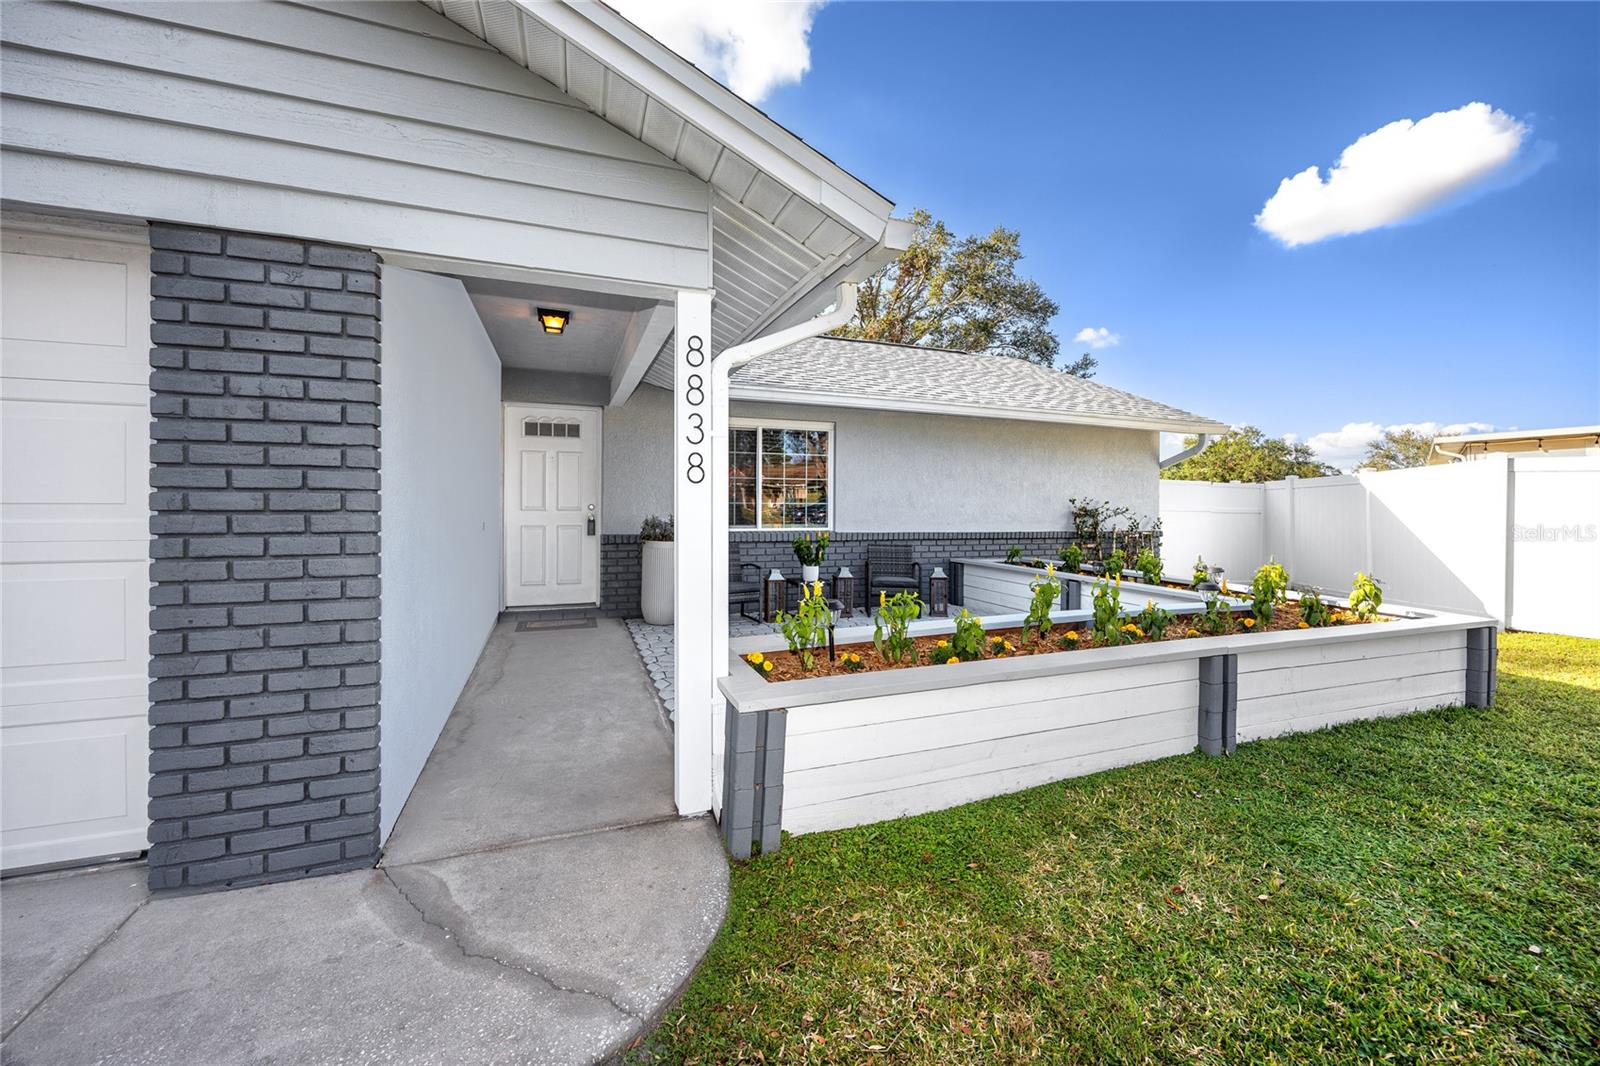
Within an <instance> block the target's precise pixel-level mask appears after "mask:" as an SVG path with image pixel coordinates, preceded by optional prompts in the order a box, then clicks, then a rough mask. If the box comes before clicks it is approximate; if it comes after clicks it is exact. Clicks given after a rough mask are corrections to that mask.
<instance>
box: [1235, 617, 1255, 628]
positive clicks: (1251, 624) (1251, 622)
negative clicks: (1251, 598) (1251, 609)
mask: <svg viewBox="0 0 1600 1066" xmlns="http://www.w3.org/2000/svg"><path fill="white" fill-rule="evenodd" d="M1239 624H1240V625H1242V626H1244V627H1245V628H1246V629H1254V628H1255V624H1256V620H1255V619H1254V618H1245V619H1241V620H1240V622H1239Z"/></svg>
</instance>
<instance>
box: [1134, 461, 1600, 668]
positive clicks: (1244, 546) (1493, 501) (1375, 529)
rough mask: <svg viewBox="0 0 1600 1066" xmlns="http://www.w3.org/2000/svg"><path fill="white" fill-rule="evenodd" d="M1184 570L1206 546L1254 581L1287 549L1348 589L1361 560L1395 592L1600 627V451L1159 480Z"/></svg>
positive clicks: (1524, 618) (1422, 600) (1397, 596)
mask: <svg viewBox="0 0 1600 1066" xmlns="http://www.w3.org/2000/svg"><path fill="white" fill-rule="evenodd" d="M1161 530H1162V551H1161V554H1162V556H1163V558H1164V560H1165V562H1166V569H1167V572H1168V574H1169V575H1172V576H1179V575H1182V576H1187V575H1188V572H1189V567H1190V565H1191V564H1192V563H1193V562H1194V560H1195V556H1197V555H1199V556H1204V558H1205V560H1206V562H1208V563H1211V564H1212V565H1216V566H1222V567H1225V568H1226V569H1227V577H1228V580H1229V581H1230V582H1231V583H1232V584H1233V585H1235V586H1243V585H1245V584H1246V583H1247V582H1248V581H1249V580H1250V577H1251V576H1252V575H1253V574H1254V573H1255V571H1256V568H1257V567H1259V566H1260V565H1261V564H1262V563H1264V562H1266V561H1267V559H1268V558H1269V557H1276V558H1277V560H1278V561H1279V562H1280V563H1282V564H1283V565H1284V566H1285V567H1286V568H1287V569H1288V570H1289V574H1290V576H1291V578H1292V579H1293V580H1294V581H1296V582H1297V583H1298V582H1305V583H1309V584H1312V585H1316V586H1319V587H1320V588H1323V589H1325V590H1327V591H1330V592H1333V593H1340V594H1342V593H1344V592H1346V591H1348V590H1349V588H1350V579H1351V577H1352V575H1354V574H1355V572H1356V571H1357V570H1361V571H1365V572H1366V573H1369V574H1372V575H1373V576H1374V577H1376V578H1377V579H1378V582H1379V583H1380V584H1381V585H1382V586H1383V590H1384V596H1385V597H1386V598H1387V599H1389V600H1391V601H1393V602H1395V603H1404V604H1411V605H1414V606H1418V607H1430V608H1434V609H1436V610H1446V611H1466V612H1473V613H1482V614H1488V615H1492V616H1494V617H1495V618H1498V619H1500V621H1501V623H1502V624H1503V625H1505V626H1508V627H1510V628H1512V629H1529V630H1535V631H1539V632H1545V633H1566V634H1569V635H1572V636H1582V637H1600V459H1596V458H1594V457H1592V456H1572V457H1552V456H1515V457H1513V456H1491V457H1488V458H1486V459H1482V460H1479V461H1476V462H1470V463H1452V464H1450V465H1448V466H1428V467H1421V468H1419V469H1415V470H1393V471H1386V472H1383V473H1377V472H1373V471H1362V472H1361V473H1359V474H1354V475H1341V476H1338V477H1324V478H1288V479H1285V480H1283V481H1270V482H1267V483H1265V484H1259V485H1246V484H1240V483H1238V482H1233V483H1230V484H1214V483H1211V482H1204V481H1162V482H1161Z"/></svg>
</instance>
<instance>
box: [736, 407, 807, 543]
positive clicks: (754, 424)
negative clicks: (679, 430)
mask: <svg viewBox="0 0 1600 1066" xmlns="http://www.w3.org/2000/svg"><path fill="white" fill-rule="evenodd" d="M728 443H729V459H728V525H729V526H731V527H733V528H734V529H828V528H829V527H830V523H831V522H832V519H833V515H832V511H831V508H832V506H833V502H832V501H833V423H831V422H758V421H752V420H750V419H741V418H735V419H730V420H729V428H728Z"/></svg>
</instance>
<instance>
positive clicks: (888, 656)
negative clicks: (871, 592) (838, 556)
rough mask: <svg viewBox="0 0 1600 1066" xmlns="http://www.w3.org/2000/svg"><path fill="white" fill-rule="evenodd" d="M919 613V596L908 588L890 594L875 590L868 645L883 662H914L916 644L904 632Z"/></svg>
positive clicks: (920, 603) (920, 614) (920, 600)
mask: <svg viewBox="0 0 1600 1066" xmlns="http://www.w3.org/2000/svg"><path fill="white" fill-rule="evenodd" d="M921 617H922V598H921V597H920V596H918V595H917V594H916V593H915V592H912V591H910V590H909V589H908V590H907V591H905V592H898V593H896V594H895V595H893V596H890V595H889V594H888V593H885V592H879V593H878V610H877V611H876V612H875V614H874V615H873V628H872V646H873V647H875V648H877V649H878V658H880V659H882V660H883V661H884V662H886V663H891V664H893V663H903V662H909V663H914V662H916V661H917V645H916V642H915V641H913V640H912V639H911V637H910V635H909V634H908V632H907V630H908V629H909V628H910V626H911V623H912V622H913V621H915V620H916V619H918V618H921Z"/></svg>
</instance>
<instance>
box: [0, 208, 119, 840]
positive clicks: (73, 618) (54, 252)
mask: <svg viewBox="0 0 1600 1066" xmlns="http://www.w3.org/2000/svg"><path fill="white" fill-rule="evenodd" d="M149 323H150V253H149V251H148V244H147V243H146V242H145V240H144V238H143V237H142V236H139V237H137V238H136V243H133V242H130V243H123V242H120V241H103V240H89V239H83V238H79V237H64V236H54V235H45V234H28V233H24V232H20V231H17V230H15V229H13V228H8V229H7V231H6V233H5V234H4V235H3V238H0V438H3V439H0V866H4V867H5V868H7V869H12V868H16V867H22V866H35V865H40V864H43V863H55V862H66V861H71V860H76V859H86V858H94V857H100V856H107V855H114V854H123V853H128V852H138V851H141V850H142V849H144V848H145V846H146V841H145V833H146V828H147V825H148V823H147V821H146V817H145V804H146V796H145V793H146V787H147V786H146V782H147V781H148V777H149V771H148V761H149V755H148V748H149V737H148V718H149V715H148V703H147V698H148V685H149V681H148V676H149V609H150V607H149V589H150V581H149V576H150V570H149V566H150V564H149V553H150V503H149V492H150V477H149V462H150V460H149V448H150V444H149V441H150V427H149V423H150V390H149V376H150V361H149V347H150V326H149Z"/></svg>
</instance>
